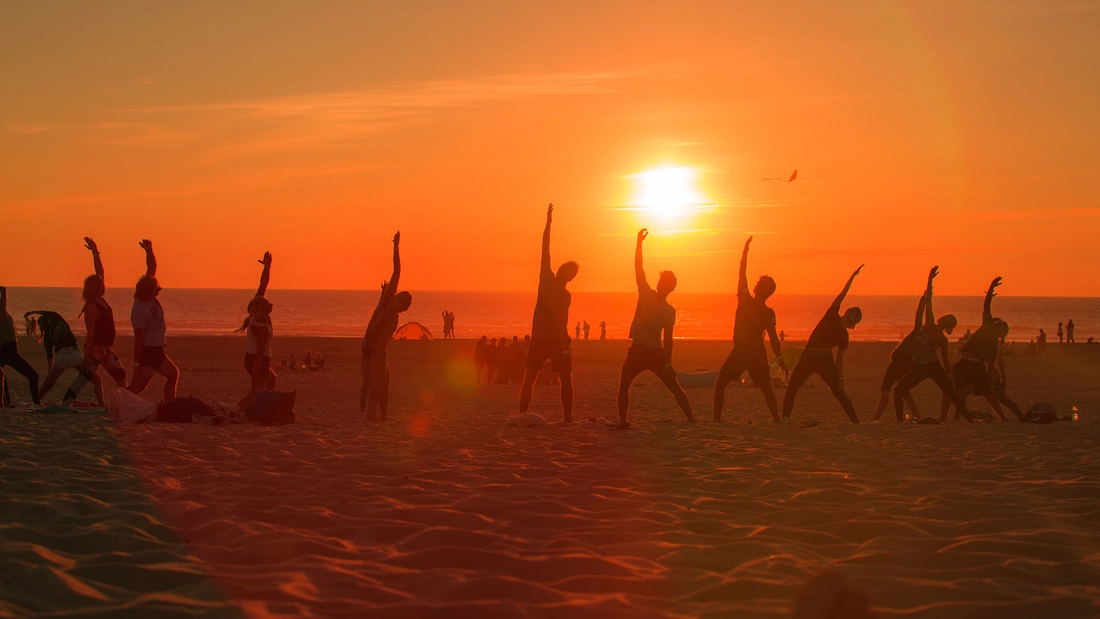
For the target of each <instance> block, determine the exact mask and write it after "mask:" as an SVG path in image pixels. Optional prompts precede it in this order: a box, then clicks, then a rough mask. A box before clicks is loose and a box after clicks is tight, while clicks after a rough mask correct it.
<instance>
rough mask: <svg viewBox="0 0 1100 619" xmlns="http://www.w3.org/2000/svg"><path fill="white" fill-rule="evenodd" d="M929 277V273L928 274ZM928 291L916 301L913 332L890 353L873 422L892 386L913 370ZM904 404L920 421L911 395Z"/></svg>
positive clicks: (934, 270) (879, 413)
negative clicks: (915, 350)
mask: <svg viewBox="0 0 1100 619" xmlns="http://www.w3.org/2000/svg"><path fill="white" fill-rule="evenodd" d="M937 269H938V267H932V272H936V271H937ZM930 275H931V273H930ZM933 277H935V275H931V277H929V278H928V283H929V285H931V283H932V278H933ZM927 295H928V290H927V289H926V290H925V291H924V294H922V295H921V297H920V300H919V301H917V314H916V316H915V317H914V318H913V330H912V331H910V332H909V335H906V336H905V337H904V338H902V340H901V343H900V344H898V345H897V347H895V348H894V350H893V352H891V353H890V364H889V365H887V366H886V373H885V374H883V376H882V385H881V386H880V387H879V398H878V406H877V407H875V416H874V417H873V418H872V419H873V420H878V418H879V417H882V413H883V412H885V411H886V406H887V405H888V404H889V402H890V390H891V389H893V388H894V385H896V384H897V383H898V381H899V380H901V378H902V377H903V376H905V375H906V374H908V373H909V372H910V371H911V370H912V369H913V346H914V345H915V343H916V340H917V338H918V337H919V336H920V332H921V329H922V328H923V327H924V304H925V299H926V298H927ZM905 404H906V405H907V406H908V407H909V411H910V412H911V413H912V414H913V417H914V418H915V419H920V411H919V410H918V409H917V402H916V400H914V399H913V395H912V394H909V395H908V396H906V397H905ZM898 421H905V419H904V417H902V418H899V419H898Z"/></svg>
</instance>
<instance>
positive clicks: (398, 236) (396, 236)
mask: <svg viewBox="0 0 1100 619" xmlns="http://www.w3.org/2000/svg"><path fill="white" fill-rule="evenodd" d="M399 245H401V231H400V230H398V231H397V232H396V233H395V234H394V235H393V246H394V247H398V246H399Z"/></svg>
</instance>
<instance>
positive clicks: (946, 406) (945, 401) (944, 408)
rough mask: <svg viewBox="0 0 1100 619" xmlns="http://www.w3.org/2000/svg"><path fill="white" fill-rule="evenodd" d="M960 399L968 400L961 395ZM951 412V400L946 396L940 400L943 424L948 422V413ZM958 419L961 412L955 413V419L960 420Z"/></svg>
mask: <svg viewBox="0 0 1100 619" xmlns="http://www.w3.org/2000/svg"><path fill="white" fill-rule="evenodd" d="M959 397H960V398H962V399H963V400H964V401H965V400H966V395H965V394H959ZM950 410H951V399H950V398H948V397H947V394H944V395H943V397H942V398H940V422H941V423H942V422H944V421H947V412H948V411H950ZM958 418H959V412H958V411H955V419H958Z"/></svg>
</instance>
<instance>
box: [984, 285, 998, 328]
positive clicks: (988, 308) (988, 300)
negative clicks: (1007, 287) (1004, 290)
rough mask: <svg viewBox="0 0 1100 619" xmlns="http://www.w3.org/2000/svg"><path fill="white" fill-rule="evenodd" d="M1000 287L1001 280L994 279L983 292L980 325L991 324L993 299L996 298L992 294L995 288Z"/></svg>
mask: <svg viewBox="0 0 1100 619" xmlns="http://www.w3.org/2000/svg"><path fill="white" fill-rule="evenodd" d="M1000 285H1001V278H1000V277H994V278H993V281H991V282H989V290H986V291H985V305H984V306H982V324H985V323H987V322H992V320H993V297H995V296H997V293H996V292H994V291H995V290H996V289H997V286H1000Z"/></svg>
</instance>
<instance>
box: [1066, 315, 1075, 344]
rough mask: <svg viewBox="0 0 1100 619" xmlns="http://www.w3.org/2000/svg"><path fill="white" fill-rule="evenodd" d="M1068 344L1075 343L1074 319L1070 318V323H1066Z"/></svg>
mask: <svg viewBox="0 0 1100 619" xmlns="http://www.w3.org/2000/svg"><path fill="white" fill-rule="evenodd" d="M1066 343H1067V344H1073V343H1074V341H1073V319H1072V318H1070V319H1069V322H1067V323H1066Z"/></svg>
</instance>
